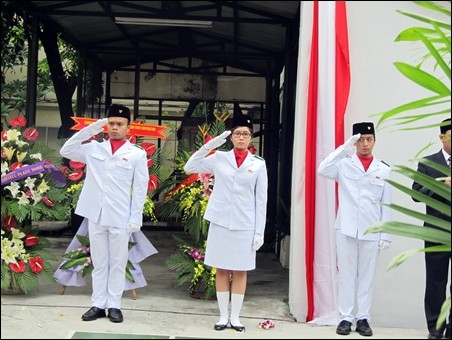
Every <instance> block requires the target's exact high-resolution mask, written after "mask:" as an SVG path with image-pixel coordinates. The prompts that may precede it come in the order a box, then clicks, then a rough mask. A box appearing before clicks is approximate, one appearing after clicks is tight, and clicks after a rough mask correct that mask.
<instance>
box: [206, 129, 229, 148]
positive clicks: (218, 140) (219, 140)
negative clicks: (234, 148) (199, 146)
mask: <svg viewBox="0 0 452 340" xmlns="http://www.w3.org/2000/svg"><path fill="white" fill-rule="evenodd" d="M230 134H231V131H229V130H228V131H225V132H223V133H222V134H221V135H219V136H216V137H215V138H213V139H211V140H209V141H208V142H207V143H206V144H204V148H205V149H206V150H209V151H210V150H213V149H216V148H218V147H219V146H222V145H223V144H224V143H226V138H228V136H229V135H230Z"/></svg>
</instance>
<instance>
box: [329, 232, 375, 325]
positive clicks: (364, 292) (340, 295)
mask: <svg viewBox="0 0 452 340" xmlns="http://www.w3.org/2000/svg"><path fill="white" fill-rule="evenodd" d="M336 247H337V265H338V270H339V275H338V289H337V301H338V310H339V318H340V321H342V320H346V321H349V322H352V323H353V321H355V320H361V319H367V320H368V321H369V322H370V307H371V304H372V292H373V281H374V277H375V271H376V267H377V259H378V254H379V249H378V241H364V240H358V239H356V238H353V237H349V236H346V235H344V234H342V233H341V232H340V231H336ZM355 294H356V295H355ZM355 296H356V302H357V305H356V316H354V314H353V312H354V309H355Z"/></svg>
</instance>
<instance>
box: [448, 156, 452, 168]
mask: <svg viewBox="0 0 452 340" xmlns="http://www.w3.org/2000/svg"><path fill="white" fill-rule="evenodd" d="M450 163H451V160H450V157H449V158H448V159H447V166H448V167H449V169H450Z"/></svg>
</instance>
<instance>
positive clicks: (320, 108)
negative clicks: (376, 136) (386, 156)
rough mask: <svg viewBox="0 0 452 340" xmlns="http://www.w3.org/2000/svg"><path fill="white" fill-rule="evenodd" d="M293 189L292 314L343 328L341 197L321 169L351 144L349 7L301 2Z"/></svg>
mask: <svg viewBox="0 0 452 340" xmlns="http://www.w3.org/2000/svg"><path fill="white" fill-rule="evenodd" d="M300 20H301V21H300V44H299V56H298V58H299V59H298V75H297V102H296V117H295V144H294V155H293V156H294V163H293V164H294V165H293V176H292V183H293V184H294V185H293V187H294V189H293V190H292V209H291V211H292V217H291V226H292V229H291V240H290V243H291V247H290V248H291V253H290V275H291V278H290V280H289V307H290V310H291V313H292V314H293V315H294V317H295V318H296V319H297V321H299V322H313V323H317V324H336V323H337V311H336V305H337V303H336V252H335V237H334V220H335V215H336V206H337V202H336V190H335V184H334V182H332V181H329V180H326V179H325V178H322V177H320V176H318V175H317V167H318V165H319V163H320V162H321V161H322V160H323V159H324V158H325V157H326V156H327V155H328V154H329V153H331V152H332V151H333V150H334V149H335V148H336V147H337V146H339V145H341V144H343V142H344V115H345V111H346V107H347V101H348V95H349V89H350V67H349V66H350V65H349V52H348V36H347V17H346V2H345V1H302V9H301V18H300Z"/></svg>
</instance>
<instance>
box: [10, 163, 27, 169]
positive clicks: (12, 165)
mask: <svg viewBox="0 0 452 340" xmlns="http://www.w3.org/2000/svg"><path fill="white" fill-rule="evenodd" d="M23 165H24V164H23V163H22V162H14V163H13V164H11V166H10V167H9V170H10V171H13V170H16V169H19V168H21V167H22V166H23Z"/></svg>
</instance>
